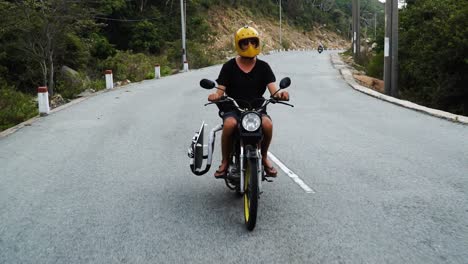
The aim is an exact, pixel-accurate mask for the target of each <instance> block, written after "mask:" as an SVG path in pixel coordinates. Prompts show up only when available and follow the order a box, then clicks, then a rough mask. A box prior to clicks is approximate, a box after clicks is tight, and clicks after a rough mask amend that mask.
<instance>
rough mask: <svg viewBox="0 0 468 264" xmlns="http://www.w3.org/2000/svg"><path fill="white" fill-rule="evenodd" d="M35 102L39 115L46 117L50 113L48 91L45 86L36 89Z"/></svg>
mask: <svg viewBox="0 0 468 264" xmlns="http://www.w3.org/2000/svg"><path fill="white" fill-rule="evenodd" d="M37 102H38V104H39V115H40V116H46V115H48V114H49V112H50V106H49V91H48V89H47V86H41V87H39V88H37Z"/></svg>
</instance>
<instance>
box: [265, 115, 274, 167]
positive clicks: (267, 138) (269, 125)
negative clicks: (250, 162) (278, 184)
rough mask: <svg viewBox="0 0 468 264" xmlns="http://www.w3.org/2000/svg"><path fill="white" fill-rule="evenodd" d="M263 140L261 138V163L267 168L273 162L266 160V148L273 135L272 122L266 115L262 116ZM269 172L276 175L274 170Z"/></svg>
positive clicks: (271, 165)
mask: <svg viewBox="0 0 468 264" xmlns="http://www.w3.org/2000/svg"><path fill="white" fill-rule="evenodd" d="M262 128H263V140H262V164H263V166H266V167H268V168H272V167H273V164H272V163H271V162H270V161H269V160H268V148H269V147H270V143H271V138H272V137H273V122H271V119H270V118H269V117H267V116H263V117H262ZM269 172H273V173H270V174H273V175H276V173H274V172H276V170H275V169H273V170H270V171H269Z"/></svg>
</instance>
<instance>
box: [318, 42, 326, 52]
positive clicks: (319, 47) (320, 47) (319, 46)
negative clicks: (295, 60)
mask: <svg viewBox="0 0 468 264" xmlns="http://www.w3.org/2000/svg"><path fill="white" fill-rule="evenodd" d="M323 50H324V47H323V44H322V43H321V42H320V43H319V45H318V48H317V51H318V53H322V52H323Z"/></svg>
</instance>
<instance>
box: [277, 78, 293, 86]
mask: <svg viewBox="0 0 468 264" xmlns="http://www.w3.org/2000/svg"><path fill="white" fill-rule="evenodd" d="M289 85H291V79H290V78H289V77H284V78H283V79H282V80H281V81H280V84H279V86H280V89H286V88H288V87H289Z"/></svg>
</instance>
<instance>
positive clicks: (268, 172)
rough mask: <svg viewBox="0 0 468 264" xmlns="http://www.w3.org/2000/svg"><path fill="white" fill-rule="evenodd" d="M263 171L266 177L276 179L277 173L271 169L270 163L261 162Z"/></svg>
mask: <svg viewBox="0 0 468 264" xmlns="http://www.w3.org/2000/svg"><path fill="white" fill-rule="evenodd" d="M262 163H263V169H264V171H265V174H266V175H267V176H268V177H273V178H274V177H276V176H277V175H278V171H277V170H276V169H275V167H273V165H272V164H271V162H270V161H268V160H263V162H262Z"/></svg>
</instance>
